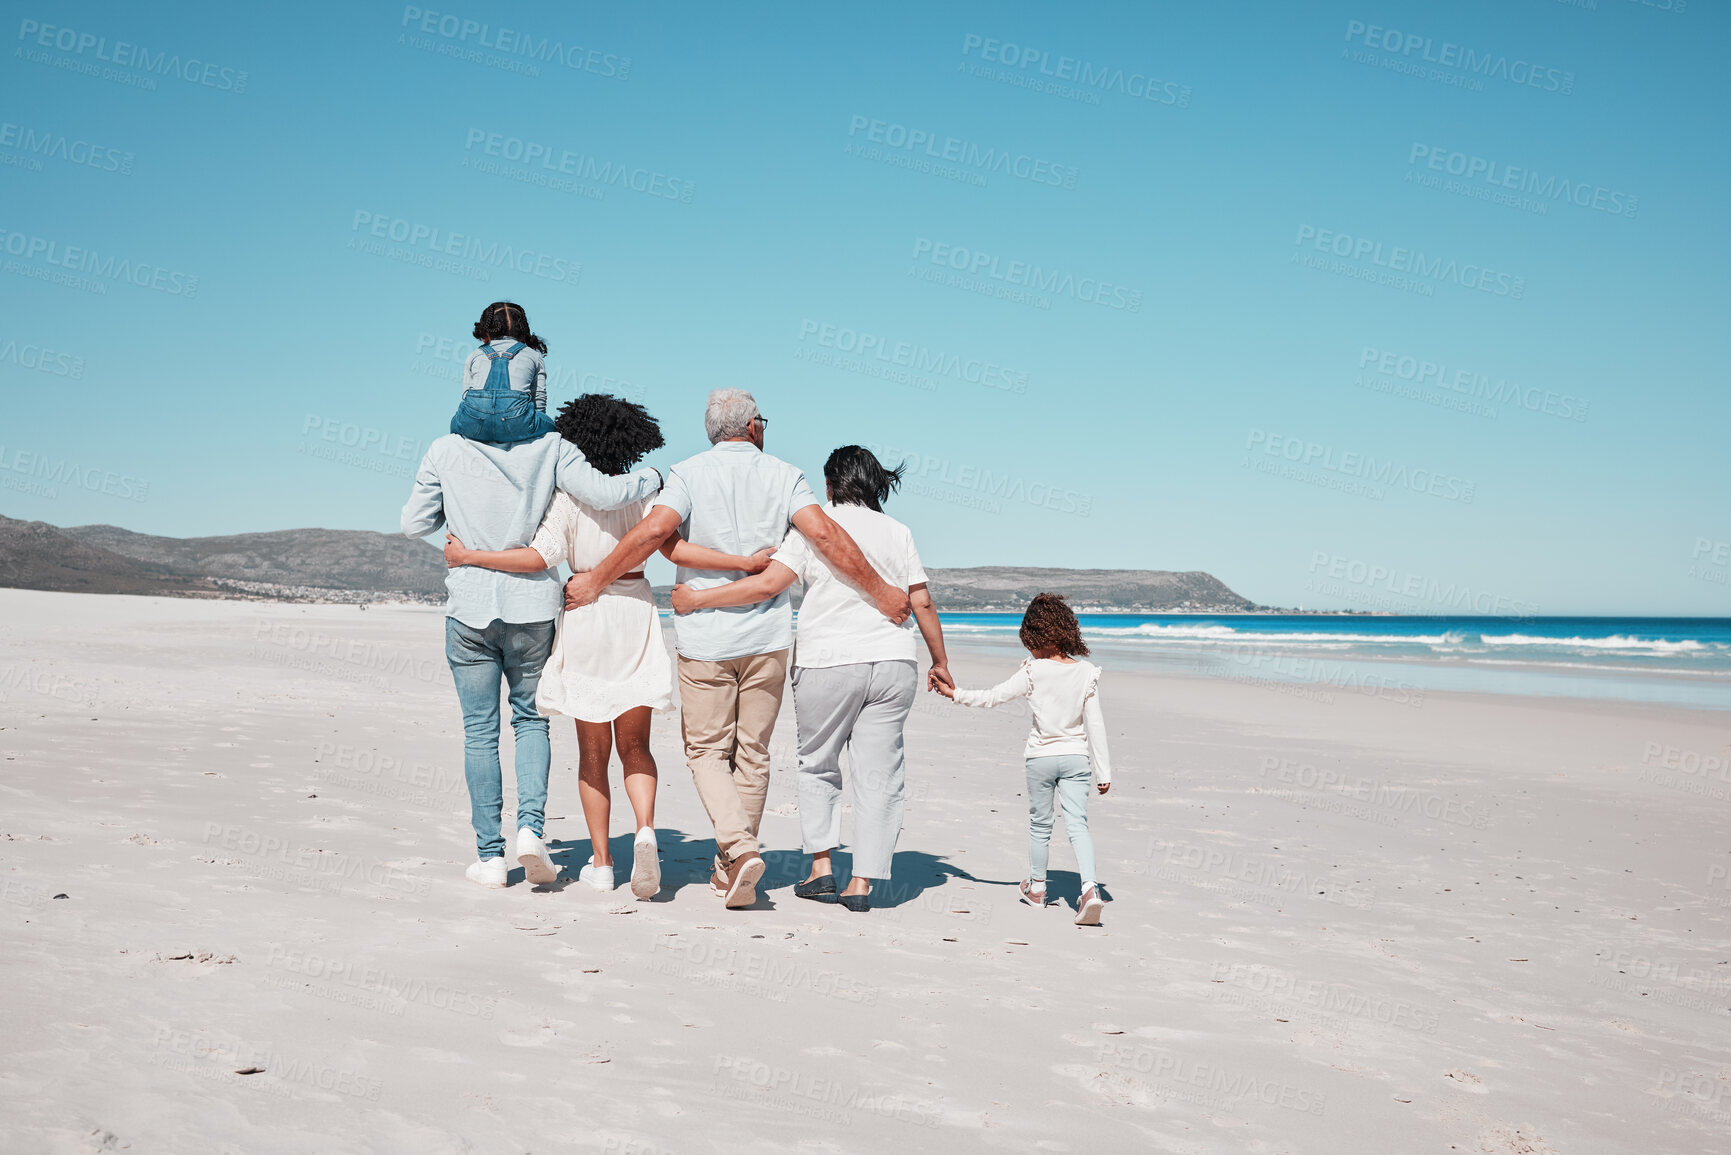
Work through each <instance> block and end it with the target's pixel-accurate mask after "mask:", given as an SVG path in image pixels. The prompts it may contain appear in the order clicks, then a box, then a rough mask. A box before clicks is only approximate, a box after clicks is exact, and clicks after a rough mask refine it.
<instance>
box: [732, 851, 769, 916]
mask: <svg viewBox="0 0 1731 1155" xmlns="http://www.w3.org/2000/svg"><path fill="white" fill-rule="evenodd" d="M762 877H763V858H762V856H761V855H759V854H758V853H757V852H756V851H755V850H754V851H752V852H751V853H749V854H742V855H740V856H739V857H738V858H736V859H734V860H733V869H732V870H730V871H728V873H727V892H726V894H725V895H723V898H724V899H725V901H726V904H727V906H728V908H729V909H732V910H738V909H739V908H740V907H745V906H750V905H751V904H752V903H754V902H756V901H757V880H758V879H760V878H762Z"/></svg>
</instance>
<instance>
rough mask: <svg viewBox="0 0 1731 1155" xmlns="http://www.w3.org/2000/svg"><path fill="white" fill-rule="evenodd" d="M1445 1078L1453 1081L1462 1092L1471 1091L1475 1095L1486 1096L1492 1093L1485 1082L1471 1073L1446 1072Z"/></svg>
mask: <svg viewBox="0 0 1731 1155" xmlns="http://www.w3.org/2000/svg"><path fill="white" fill-rule="evenodd" d="M1443 1078H1445V1079H1453V1080H1454V1082H1455V1085H1456V1086H1457V1087H1459V1088H1460V1089H1461V1090H1463V1091H1471V1092H1472V1093H1473V1094H1475V1095H1486V1094H1489V1093H1490V1091H1489V1088H1487V1087H1486V1086H1485V1081H1484V1080H1483V1079H1481V1078H1479V1077H1478V1076H1477V1075H1475V1074H1473V1073H1472V1072H1471V1071H1462V1070H1453V1071H1444V1072H1443Z"/></svg>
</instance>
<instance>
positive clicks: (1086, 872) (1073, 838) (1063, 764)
mask: <svg viewBox="0 0 1731 1155" xmlns="http://www.w3.org/2000/svg"><path fill="white" fill-rule="evenodd" d="M1027 765H1028V864H1029V870H1028V877H1029V878H1031V879H1033V880H1034V881H1035V882H1044V881H1046V856H1047V852H1048V850H1049V849H1050V846H1051V842H1052V795H1053V794H1054V793H1055V794H1057V796H1058V803H1059V805H1061V806H1062V807H1063V808H1064V831H1065V833H1067V834H1069V836H1070V849H1071V850H1073V851H1075V852H1076V869H1077V871H1079V872H1080V873H1081V875H1082V885H1083V886H1087V885H1088V884H1089V883H1090V882H1095V881H1098V880H1097V879H1096V878H1095V877H1094V838H1093V836H1092V835H1090V834H1089V833H1088V791H1089V789H1090V788H1091V787H1092V785H1093V777H1094V774H1093V767H1092V766H1091V765H1090V764H1089V762H1088V759H1087V758H1086V757H1085V756H1084V755H1081V754H1051V755H1048V756H1046V757H1044V758H1029V759H1028V760H1027Z"/></svg>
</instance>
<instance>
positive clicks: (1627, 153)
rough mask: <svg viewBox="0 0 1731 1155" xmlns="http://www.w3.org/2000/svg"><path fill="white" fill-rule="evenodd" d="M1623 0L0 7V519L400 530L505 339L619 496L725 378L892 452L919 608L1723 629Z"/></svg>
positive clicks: (1713, 196)
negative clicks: (467, 363) (1432, 586)
mask: <svg viewBox="0 0 1731 1155" xmlns="http://www.w3.org/2000/svg"><path fill="white" fill-rule="evenodd" d="M1664 2H1665V0H1655V2H1654V3H1636V2H1634V0H1598V2H1597V5H1596V6H1591V5H1570V4H1563V3H1556V2H1546V0H1509V2H1507V3H1497V4H1493V3H1480V4H1463V5H1449V6H1442V5H1428V6H1427V5H1417V4H1400V3H1380V2H1362V3H1360V2H1353V3H1347V4H1320V3H1318V4H1304V5H1287V4H1243V5H1232V6H1227V5H1182V6H1178V5H1166V4H1160V5H1130V4H1088V5H1083V6H1081V7H1077V8H1073V7H1070V6H1063V5H1057V4H1022V5H997V4H980V5H962V4H956V5H946V6H943V8H942V10H941V11H932V10H931V6H928V5H916V4H905V5H884V6H880V7H877V8H874V9H872V10H871V11H869V12H864V11H847V12H843V11H839V10H827V9H826V10H820V9H818V8H815V7H812V6H805V5H784V6H781V7H779V8H773V7H767V6H760V7H758V8H756V9H754V11H752V12H751V13H741V12H738V11H734V10H724V9H718V8H712V7H710V6H698V5H632V6H629V7H628V6H624V5H614V6H605V5H597V6H590V7H588V8H586V9H585V10H583V11H581V12H578V11H575V10H572V9H570V8H569V7H567V6H562V5H546V6H536V5H527V4H508V5H492V6H488V5H481V4H472V5H469V6H467V7H445V8H433V7H429V6H394V7H393V6H373V7H360V6H349V5H327V6H323V7H322V10H321V7H320V6H317V5H308V6H304V7H303V6H281V5H277V6H269V7H267V8H264V9H262V10H260V11H258V12H251V13H249V12H246V11H244V10H239V11H237V10H236V9H235V8H234V7H233V6H227V5H224V6H216V5H209V6H204V7H202V8H201V7H200V6H197V5H190V4H188V5H177V6H175V7H174V9H173V11H172V13H163V12H147V11H144V10H142V9H138V8H136V7H134V6H129V5H117V4H115V5H99V4H76V3H57V4H53V5H46V4H42V5H37V6H34V7H32V6H30V5H25V6H23V7H19V6H11V7H10V11H11V13H12V14H11V17H10V24H9V30H8V32H7V36H8V38H9V39H10V40H11V50H10V51H9V52H8V53H7V54H6V59H5V61H4V73H3V76H4V79H3V81H0V83H3V86H4V87H3V93H4V98H3V101H0V122H3V123H0V186H3V187H4V190H5V196H4V202H3V203H4V205H5V212H4V214H3V217H0V230H3V235H0V249H3V250H4V251H3V253H0V259H3V260H4V262H5V264H4V266H3V267H0V273H3V275H0V292H4V293H5V295H6V300H5V306H6V307H5V310H4V313H5V318H6V319H5V321H4V323H3V324H0V396H3V397H4V403H5V407H4V413H5V415H6V416H5V420H4V423H3V424H0V512H3V513H5V514H6V515H8V516H13V517H25V518H39V519H42V520H45V521H49V522H53V523H55V524H61V525H73V524H85V523H90V522H108V523H113V524H118V525H123V526H126V527H128V528H132V529H137V530H140V531H145V532H151V533H162V534H173V535H195V534H215V533H231V532H241V531H250V530H262V529H282V528H289V527H296V526H328V527H335V528H356V529H358V528H368V529H381V530H389V529H392V528H393V527H394V526H395V524H396V521H397V512H398V510H399V509H400V507H401V504H402V501H403V499H404V497H405V495H406V492H407V488H408V481H407V478H408V477H409V476H410V475H411V474H412V471H413V467H414V463H415V460H416V458H417V457H418V451H419V449H420V447H421V446H423V445H424V444H425V442H426V441H427V440H429V439H431V438H432V437H435V436H437V435H438V434H439V433H441V432H443V430H444V428H445V425H446V423H447V422H448V420H449V417H450V411H451V409H452V408H453V405H454V400H455V393H454V389H455V380H456V374H457V370H458V367H459V365H460V363H461V358H462V357H463V356H464V354H465V353H466V351H467V348H468V347H469V345H470V343H471V342H470V341H469V339H468V336H467V334H468V331H469V328H470V326H471V325H472V324H473V322H474V318H475V316H476V315H477V314H478V313H479V312H480V309H481V307H482V306H483V305H485V304H486V303H487V302H488V301H491V300H493V299H496V298H500V297H508V298H511V299H515V300H518V301H521V302H523V303H524V304H525V305H526V306H527V308H528V311H529V314H530V317H531V319H532V321H533V323H534V326H535V328H536V329H537V331H538V332H540V333H541V334H542V335H543V336H544V337H545V338H546V339H547V340H548V342H549V344H550V346H551V354H550V356H549V359H548V364H549V369H550V371H551V372H552V373H553V375H554V379H555V388H554V390H553V393H554V400H555V401H563V400H565V399H567V398H569V397H570V396H573V395H575V394H576V393H578V392H582V391H589V390H595V389H600V390H605V391H609V392H616V393H624V394H625V395H627V396H631V397H633V398H634V399H637V400H641V401H643V402H644V403H645V404H646V405H648V406H649V408H650V409H651V411H652V412H654V413H656V414H657V415H658V416H659V417H660V418H661V420H662V422H663V426H664V428H665V430H666V431H667V433H668V438H669V447H668V450H667V451H666V452H665V453H663V454H662V455H660V456H659V458H658V459H657V460H658V461H659V462H661V463H665V462H670V461H673V460H677V459H678V458H679V457H683V456H686V455H688V454H690V453H693V452H696V451H698V450H699V449H701V448H703V446H704V444H705V442H704V439H703V435H702V420H701V414H702V401H703V397H704V394H705V393H706V391H707V390H709V389H711V388H715V387H717V386H724V385H726V386H742V387H745V388H749V389H752V390H753V391H754V392H755V393H756V394H757V396H758V398H759V401H760V404H761V406H762V408H763V410H764V412H765V413H766V414H767V415H768V416H769V417H770V418H771V426H770V444H769V448H770V450H771V451H772V452H775V453H777V454H779V455H780V456H783V457H786V458H788V459H789V460H792V461H795V462H797V463H799V464H800V465H802V466H804V467H805V468H806V470H807V471H808V473H810V474H813V475H816V474H817V473H818V471H819V468H820V467H821V465H822V462H823V459H824V457H825V456H826V455H827V453H828V452H829V450H830V449H832V448H834V447H835V446H837V445H841V444H846V443H850V442H858V443H864V444H868V445H871V446H873V447H875V448H878V449H879V450H880V451H881V453H882V454H883V455H885V456H890V455H894V456H897V457H905V458H908V459H909V460H910V463H911V464H910V472H909V477H908V485H907V487H906V490H905V491H904V493H903V494H902V495H901V496H899V497H898V498H896V499H895V500H894V502H893V503H892V504H891V506H890V507H889V508H890V512H892V513H894V514H896V515H897V516H899V517H901V518H903V519H904V520H906V521H907V522H908V523H909V524H910V525H911V526H912V527H913V528H914V530H915V533H916V536H917V538H918V540H919V542H920V544H921V547H922V551H923V554H924V556H925V558H926V560H927V562H928V564H934V565H942V566H961V565H981V564H1019V565H1064V566H1087V567H1137V568H1142V567H1146V568H1158V569H1178V570H1189V569H1200V570H1207V571H1209V572H1211V573H1214V574H1215V575H1217V576H1219V577H1220V578H1221V579H1222V580H1224V581H1226V582H1227V583H1228V584H1229V585H1231V586H1232V587H1233V588H1235V589H1237V590H1238V591H1240V592H1241V593H1243V594H1245V595H1246V596H1249V597H1251V598H1253V599H1255V600H1257V601H1260V602H1264V603H1270V604H1279V605H1297V604H1303V605H1306V606H1310V607H1318V606H1342V607H1350V606H1354V605H1357V606H1361V607H1366V606H1368V607H1373V608H1391V607H1394V608H1400V607H1402V606H1404V605H1405V602H1403V601H1402V599H1403V598H1404V599H1407V600H1411V595H1410V594H1407V593H1404V592H1402V591H1405V590H1410V589H1413V588H1419V586H1424V585H1426V583H1436V584H1438V585H1442V586H1453V587H1455V588H1460V589H1470V590H1472V591H1474V599H1475V600H1476V601H1478V603H1479V604H1480V605H1495V604H1499V603H1498V602H1497V599H1501V600H1502V603H1505V604H1513V603H1516V602H1518V603H1520V604H1521V606H1522V607H1525V608H1527V609H1529V610H1530V609H1531V608H1532V607H1537V609H1538V610H1539V612H1543V613H1577V612H1579V613H1674V614H1701V615H1723V614H1726V613H1727V612H1728V611H1731V586H1728V585H1726V584H1724V582H1725V562H1724V558H1725V556H1726V550H1727V549H1731V547H1724V545H1723V543H1725V542H1727V541H1731V502H1727V500H1726V498H1727V490H1728V487H1727V484H1726V481H1725V470H1724V463H1725V460H1726V457H1725V450H1724V440H1725V430H1726V428H1727V427H1728V422H1727V416H1728V413H1727V410H1728V408H1731V402H1728V400H1727V397H1728V391H1727V389H1726V380H1725V368H1724V367H1725V365H1726V364H1727V363H1728V356H1727V354H1728V350H1727V347H1726V346H1727V332H1728V331H1731V327H1728V326H1726V324H1725V323H1724V314H1725V311H1726V309H1725V306H1726V304H1727V300H1726V296H1727V294H1726V288H1725V286H1726V278H1725V275H1724V269H1725V267H1726V248H1727V246H1726V232H1727V227H1728V225H1727V215H1726V214H1725V212H1724V211H1723V207H1722V206H1723V199H1724V193H1725V189H1726V175H1727V174H1726V163H1727V162H1726V158H1725V152H1724V149H1723V148H1722V147H1720V145H1719V142H1721V141H1722V140H1723V138H1724V135H1725V128H1726V125H1725V110H1726V109H1727V108H1728V107H1731V102H1728V100H1727V93H1726V82H1725V79H1724V71H1723V69H1722V68H1721V67H1720V63H1721V62H1720V61H1719V59H1718V57H1719V53H1718V52H1717V49H1718V47H1719V46H1722V45H1723V44H1725V43H1726V42H1727V26H1726V20H1725V17H1724V15H1723V13H1722V12H1721V11H1719V10H1716V9H1715V8H1714V7H1712V6H1709V5H1705V4H1699V5H1698V4H1696V3H1689V4H1687V6H1686V7H1685V8H1684V10H1683V11H1681V12H1678V11H1675V10H1674V8H1667V7H1663V6H1661V5H1663V4H1664ZM243 74H244V75H243ZM633 186H635V187H633ZM193 278H196V284H195V285H194V282H193ZM45 350H46V352H45ZM1715 553H1717V554H1718V556H1719V561H1718V563H1717V568H1714V556H1715ZM1331 574H1332V575H1333V576H1332V577H1331V576H1330V575H1331ZM1373 574H1374V575H1376V577H1375V578H1374V579H1373V578H1372V576H1371V575H1373ZM1415 580H1416V581H1417V582H1418V583H1419V585H1418V586H1414V585H1413V584H1412V583H1413V582H1414V581H1415ZM1378 591H1381V592H1378ZM1385 595H1386V596H1385ZM1379 599H1380V601H1379ZM1390 599H1392V600H1390ZM1410 608H1413V609H1426V608H1435V607H1434V606H1429V607H1427V606H1425V605H1423V604H1420V603H1418V602H1414V603H1413V604H1412V605H1411V607H1410Z"/></svg>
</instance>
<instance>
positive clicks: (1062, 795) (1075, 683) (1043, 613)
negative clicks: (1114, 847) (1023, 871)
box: [930, 594, 1112, 926]
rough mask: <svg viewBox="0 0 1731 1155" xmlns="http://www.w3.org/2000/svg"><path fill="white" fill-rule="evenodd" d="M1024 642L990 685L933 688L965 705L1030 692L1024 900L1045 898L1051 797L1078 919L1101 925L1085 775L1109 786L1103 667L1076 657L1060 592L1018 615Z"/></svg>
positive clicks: (1072, 623)
mask: <svg viewBox="0 0 1731 1155" xmlns="http://www.w3.org/2000/svg"><path fill="white" fill-rule="evenodd" d="M1021 639H1022V645H1023V646H1025V647H1027V650H1028V653H1029V654H1031V655H1032V657H1030V658H1029V659H1028V660H1026V661H1024V662H1023V663H1022V664H1021V666H1020V667H1019V668H1018V669H1017V670H1016V672H1015V673H1014V674H1011V675H1010V677H1009V678H1008V679H1007V680H1005V681H1003V682H1000V683H999V684H998V685H996V686H993V687H992V688H991V689H989V690H962V689H952V688H951V687H949V686H946V685H944V684H943V683H942V682H941V681H938V680H936V679H933V680H932V681H931V682H930V685H931V688H932V689H935V690H937V691H938V692H939V693H941V694H943V695H944V696H945V697H948V698H953V699H954V700H955V701H956V703H957V704H958V705H962V706H1000V705H1002V704H1004V703H1005V702H1009V701H1012V700H1013V699H1016V698H1027V699H1029V705H1030V706H1031V707H1032V709H1033V715H1034V724H1033V727H1032V729H1030V730H1029V731H1028V742H1027V745H1026V746H1025V747H1024V748H1023V751H1022V754H1023V757H1024V758H1025V759H1026V760H1027V771H1028V835H1029V840H1028V860H1029V871H1028V878H1027V880H1026V881H1024V882H1023V883H1022V885H1021V892H1022V900H1023V901H1024V902H1028V903H1031V904H1032V905H1034V906H1038V907H1044V906H1045V905H1046V859H1047V855H1048V851H1049V849H1050V844H1051V840H1052V800H1053V796H1054V795H1056V796H1057V800H1058V804H1059V805H1060V806H1062V807H1063V810H1064V830H1065V832H1066V833H1068V834H1069V836H1070V848H1071V849H1072V850H1074V851H1075V852H1076V867H1077V869H1078V870H1079V871H1080V872H1081V874H1082V894H1081V897H1080V898H1078V899H1077V902H1076V925H1077V926H1098V925H1099V923H1100V915H1101V912H1102V911H1103V910H1104V909H1105V905H1106V903H1105V899H1104V898H1103V897H1101V894H1100V884H1099V882H1098V880H1097V879H1096V878H1095V875H1094V840H1093V838H1092V837H1091V836H1090V835H1089V833H1088V786H1089V784H1090V779H1091V780H1092V783H1093V785H1094V788H1095V789H1097V790H1098V791H1099V792H1100V793H1101V794H1104V793H1106V791H1108V790H1110V789H1111V788H1112V761H1111V755H1110V753H1109V752H1108V750H1107V747H1106V722H1105V719H1104V718H1103V717H1102V715H1101V713H1100V667H1098V666H1096V665H1094V664H1093V663H1091V662H1083V661H1078V660H1077V659H1078V658H1080V657H1082V656H1084V655H1086V654H1087V653H1088V645H1087V643H1086V642H1084V641H1083V640H1082V625H1081V623H1080V622H1078V621H1077V620H1076V615H1075V613H1074V612H1073V611H1072V610H1071V609H1070V606H1069V604H1068V603H1067V602H1065V600H1064V598H1063V596H1062V595H1060V594H1040V595H1039V596H1038V597H1036V598H1035V599H1034V600H1033V601H1032V602H1030V603H1029V604H1028V609H1027V612H1026V613H1025V614H1023V615H1022V629H1021Z"/></svg>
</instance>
